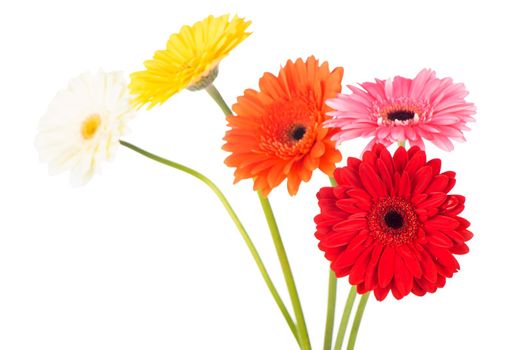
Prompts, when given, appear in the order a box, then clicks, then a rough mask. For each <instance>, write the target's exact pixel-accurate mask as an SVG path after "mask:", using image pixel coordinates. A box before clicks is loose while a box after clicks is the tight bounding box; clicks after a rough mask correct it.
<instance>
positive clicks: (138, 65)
mask: <svg viewBox="0 0 523 350" xmlns="http://www.w3.org/2000/svg"><path fill="white" fill-rule="evenodd" d="M517 5H518V2H517V1H512V2H510V1H459V2H458V1H435V2H425V1H419V0H418V1H381V2H375V1H353V0H350V1H322V2H319V1H318V2H305V1H298V2H290V1H288V2H284V1H267V0H265V1H256V2H251V1H249V2H248V1H239V0H238V1H211V0H209V1H207V2H203V1H175V0H170V1H153V0H147V1H141V2H132V1H126V2H124V1H122V2H116V1H94V0H91V1H85V2H76V1H16V2H15V1H10V2H7V1H6V2H2V5H0V36H1V40H0V43H1V44H2V46H1V47H2V49H1V51H2V53H1V55H0V63H1V64H0V89H1V91H0V101H1V106H2V109H1V112H0V120H1V124H0V156H1V158H0V162H1V165H0V167H1V171H0V349H2V350H14V349H53V350H59V349H67V350H70V349H74V350H76V349H111V350H116V349H125V350H131V349H155V350H156V349H157V350H162V349H210V348H213V349H285V350H286V349H295V348H296V346H295V343H294V340H293V338H292V336H291V335H290V333H289V332H288V330H287V326H286V324H285V322H284V321H283V318H282V317H281V316H280V315H279V312H278V309H277V308H276V306H275V305H274V303H273V300H272V298H271V297H270V295H269V293H268V291H267V290H266V288H265V285H264V283H263V282H262V279H261V278H260V276H259V273H258V271H257V269H256V267H255V265H254V263H253V261H252V260H251V257H250V255H249V253H248V252H247V250H246V247H245V246H244V243H243V242H242V240H241V238H240V236H239V234H238V232H237V231H236V230H235V227H234V226H233V224H232V222H231V221H230V219H229V217H228V216H226V214H225V211H224V210H223V208H222V207H221V206H220V203H219V202H218V200H217V199H216V198H215V197H214V195H213V194H212V193H211V192H210V191H209V190H208V189H207V188H206V187H205V186H204V185H203V184H202V183H200V182H198V181H196V180H195V179H193V178H190V177H189V176H187V175H185V174H183V173H179V172H176V171H174V170H172V169H169V168H167V167H164V166H162V165H160V164H157V163H153V162H152V161H149V160H147V159H145V158H143V157H141V156H139V155H137V154H135V153H132V152H131V151H129V150H127V149H124V148H121V149H119V153H118V156H117V159H116V161H115V162H113V163H111V164H105V165H106V166H105V167H104V171H103V174H102V175H101V176H97V177H96V178H95V179H94V180H93V181H92V182H91V183H89V184H88V185H87V186H85V187H83V188H80V189H73V188H71V187H70V186H69V183H68V178H67V176H66V175H63V176H56V177H50V176H48V174H47V169H46V166H45V165H43V164H40V163H39V162H38V157H37V152H36V150H35V148H34V146H33V141H34V137H35V134H36V126H37V123H38V120H39V118H40V117H41V115H43V114H44V113H45V111H46V109H47V105H48V103H49V101H50V100H51V99H52V98H53V96H54V95H55V93H56V92H57V91H58V90H59V89H62V88H64V87H65V86H66V85H67V82H68V80H69V79H70V78H72V77H74V76H77V75H78V74H80V73H82V72H84V71H87V70H98V69H100V68H102V69H105V70H123V71H125V72H126V73H130V72H132V71H135V70H140V69H142V62H143V61H144V60H145V59H148V58H150V57H151V56H152V54H153V52H154V51H155V50H157V49H162V48H163V47H164V45H165V42H166V40H167V39H168V37H169V35H170V34H171V33H173V32H176V31H177V30H178V29H179V27H180V26H181V25H183V24H186V23H187V24H191V23H193V22H195V21H197V20H199V19H202V18H204V17H206V16H207V15H208V14H215V15H220V14H223V13H227V12H230V13H238V14H239V15H240V16H244V17H246V18H248V19H250V20H252V22H253V23H252V26H251V28H250V29H251V30H252V31H253V32H254V34H253V35H252V36H251V37H249V38H248V39H247V40H246V41H245V42H244V43H242V44H241V45H240V46H239V47H237V48H236V49H235V50H234V51H233V52H232V53H231V55H230V56H229V57H227V58H226V59H225V60H224V61H223V63H222V65H221V66H220V76H219V77H218V79H217V81H216V85H217V86H218V88H220V89H221V91H222V93H223V95H224V96H225V98H226V100H227V101H228V102H229V103H232V102H234V101H235V97H236V96H238V95H240V94H242V92H243V89H245V88H249V87H254V88H256V87H257V81H258V78H259V77H260V76H261V75H262V73H263V72H265V71H270V72H277V70H278V68H279V66H280V65H281V64H283V63H285V61H286V60H287V59H288V58H292V59H295V58H297V57H307V56H308V55H310V54H315V55H316V56H317V57H319V58H321V59H324V60H328V61H329V62H330V63H331V65H333V66H337V65H339V66H343V67H345V76H344V84H349V83H351V84H353V83H357V82H361V81H366V80H371V79H373V78H374V77H379V78H387V77H390V76H393V75H396V74H401V75H404V76H409V77H412V76H414V74H416V73H417V72H418V71H419V70H420V69H422V68H424V67H430V68H433V69H435V70H436V72H437V73H438V75H439V76H440V77H444V76H451V77H453V78H454V79H455V80H456V81H458V82H465V83H466V86H467V88H468V90H469V91H470V95H469V98H468V99H469V100H470V101H472V102H475V103H476V104H477V108H478V114H477V120H478V121H477V123H474V124H473V125H472V128H473V131H472V132H470V133H468V134H467V138H468V142H467V143H465V144H458V145H457V147H456V150H455V151H453V152H451V153H444V152H442V151H440V150H438V149H435V148H434V147H429V148H428V152H429V155H430V156H432V157H444V165H443V167H444V168H445V169H452V170H455V171H457V173H458V184H457V186H456V188H455V190H454V192H455V193H460V194H464V195H466V196H467V208H466V211H465V213H464V215H465V217H467V218H468V219H469V220H470V221H471V222H472V231H473V232H474V233H475V234H476V236H475V238H474V239H473V240H472V241H471V242H470V248H471V252H470V253H469V254H468V255H466V256H462V257H460V258H459V261H460V263H461V267H462V271H461V272H459V273H458V274H457V275H456V276H455V277H454V278H452V279H451V280H449V281H448V284H447V286H446V287H445V288H444V289H442V290H439V291H438V292H437V293H436V294H434V295H428V296H425V297H423V298H418V297H414V296H408V297H406V298H405V299H404V300H401V301H397V300H395V299H393V298H387V300H386V301H384V302H381V303H379V302H377V301H376V300H374V299H373V298H371V299H370V302H369V305H368V307H367V312H366V314H365V316H364V319H363V324H362V327H361V331H360V334H359V338H358V344H357V346H358V348H359V349H367V350H368V349H382V348H386V349H523V340H522V338H521V334H520V332H521V324H522V322H521V313H522V311H523V304H522V298H521V293H522V287H523V283H522V280H523V279H522V276H521V275H522V262H521V255H522V254H521V251H522V250H521V249H522V244H523V231H522V229H521V222H522V213H521V210H522V204H521V203H522V202H521V199H522V195H523V193H522V185H521V161H522V157H521V151H520V148H521V146H520V145H521V138H520V135H521V128H522V127H523V115H522V112H521V110H522V107H521V106H522V100H523V89H522V85H521V81H522V79H523V69H522V63H523V54H522V52H521V33H523V24H522V22H521V10H520V9H519V8H518V6H517ZM345 91H347V90H345ZM131 129H132V130H133V132H132V133H131V134H130V135H129V136H127V137H126V139H127V140H128V141H131V142H134V143H136V144H137V145H140V146H142V147H144V148H146V149H148V150H150V151H153V152H156V153H159V154H161V155H163V156H166V157H169V158H171V159H173V160H177V161H179V162H182V163H186V164H187V165H190V166H192V167H194V168H196V169H199V170H201V171H202V172H204V173H205V174H207V175H208V176H209V177H211V178H212V179H214V180H215V181H216V182H217V183H218V184H219V185H220V186H221V187H222V188H223V190H224V191H225V193H226V194H227V195H228V196H229V197H230V199H231V201H232V203H233V205H234V206H235V208H236V209H237V211H238V213H239V215H240V217H241V218H242V220H243V221H244V223H245V225H246V227H247V228H248V230H249V231H250V233H251V235H252V237H253V239H254V240H255V242H256V244H257V245H258V247H259V250H260V252H261V254H262V255H263V257H264V258H265V261H266V263H267V265H268V267H269V269H270V271H271V273H272V275H273V277H274V279H275V282H276V283H277V284H278V286H279V287H280V290H281V294H282V295H284V297H285V300H286V301H287V300H288V298H287V295H286V292H285V287H284V283H283V279H282V278H281V276H280V273H279V266H278V263H277V259H276V256H275V254H274V251H273V249H272V245H271V241H270V238H269V233H268V230H267V228H266V225H265V223H264V220H263V216H262V213H261V210H260V208H259V203H258V202H257V198H256V195H255V193H254V192H252V191H251V183H250V182H249V181H244V182H242V183H240V184H239V185H236V186H233V185H232V173H233V170H232V169H228V168H226V167H225V166H224V165H223V163H222V162H223V159H224V158H225V156H226V154H225V153H224V152H223V151H221V150H220V147H221V145H222V143H223V142H222V140H221V139H222V137H223V133H224V131H225V129H226V128H225V120H224V118H223V116H222V114H221V111H220V110H219V109H218V107H217V106H215V105H214V104H213V102H212V100H211V99H210V98H209V97H208V96H207V95H206V94H205V93H203V92H199V93H192V92H188V91H186V92H182V93H180V94H178V95H176V96H175V97H173V98H172V99H171V100H169V102H168V103H166V104H165V105H164V106H162V107H160V108H155V109H154V110H152V111H150V112H148V111H143V112H140V113H139V115H138V117H137V118H136V119H135V120H134V121H133V123H132V124H131ZM362 147H363V142H351V143H348V144H345V145H344V147H343V152H344V154H345V156H347V155H348V154H351V155H359V154H360V152H361V149H362ZM327 183H328V180H327V178H326V177H325V176H324V175H322V174H321V173H316V174H315V176H314V177H313V179H312V181H311V182H310V183H309V184H305V185H302V188H301V190H300V192H299V194H298V196H296V197H294V198H290V197H289V196H288V195H287V194H286V192H285V190H284V188H283V187H282V188H279V189H277V190H275V191H274V193H273V195H272V196H271V199H272V203H273V206H274V209H275V211H276V215H277V217H278V218H279V219H280V221H279V223H280V226H281V229H282V232H283V238H284V241H285V243H286V246H287V248H288V254H289V257H290V259H291V262H292V265H293V268H294V271H295V277H296V281H297V284H298V286H299V289H300V294H301V296H302V303H303V305H304V309H305V313H306V317H307V322H308V325H309V329H310V333H311V337H312V342H313V345H314V348H315V349H320V348H321V344H322V336H323V327H324V319H325V304H326V285H327V263H326V261H325V260H324V258H323V256H322V254H321V252H320V251H319V250H318V249H317V247H316V245H317V241H316V239H315V238H314V237H313V232H314V223H313V220H312V219H313V216H314V215H315V214H316V213H317V212H318V208H317V205H316V199H315V193H316V191H317V190H318V188H319V187H321V186H324V185H326V184H327ZM339 285H340V288H339V296H340V298H339V302H340V303H339V309H338V311H339V312H338V316H339V315H340V313H341V303H342V301H344V300H342V299H345V297H346V293H347V290H348V286H347V282H346V281H345V280H344V279H342V280H340V281H339ZM289 307H290V305H289Z"/></svg>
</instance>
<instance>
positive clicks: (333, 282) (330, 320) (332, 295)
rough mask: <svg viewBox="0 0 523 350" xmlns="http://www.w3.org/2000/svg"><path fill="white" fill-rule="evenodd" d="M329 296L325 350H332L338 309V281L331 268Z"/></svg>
mask: <svg viewBox="0 0 523 350" xmlns="http://www.w3.org/2000/svg"><path fill="white" fill-rule="evenodd" d="M329 271H330V272H329V296H328V299H327V319H326V321H325V337H324V341H323V350H331V347H332V333H333V331H334V314H335V309H336V287H337V284H338V279H337V278H336V274H335V273H334V272H333V271H332V270H331V269H330V268H329Z"/></svg>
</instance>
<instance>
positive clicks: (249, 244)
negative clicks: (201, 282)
mask: <svg viewBox="0 0 523 350" xmlns="http://www.w3.org/2000/svg"><path fill="white" fill-rule="evenodd" d="M120 144H122V146H125V147H127V148H129V149H131V150H133V151H135V152H137V153H139V154H141V155H143V156H145V157H147V158H149V159H152V160H155V161H157V162H159V163H162V164H164V165H167V166H170V167H172V168H175V169H177V170H180V171H183V172H185V173H187V174H189V175H192V176H194V177H195V178H197V179H198V180H200V181H202V182H203V183H205V184H206V185H207V186H209V188H210V189H211V190H212V191H213V192H214V193H215V194H216V196H217V197H218V198H219V199H220V202H221V203H222V204H223V206H224V207H225V210H227V213H228V214H229V216H230V217H231V219H232V220H233V221H234V224H235V225H236V228H237V229H238V231H240V234H241V236H242V238H243V240H244V241H245V244H247V248H249V251H250V252H251V255H252V257H253V258H254V261H255V262H256V265H257V266H258V269H259V270H260V273H261V274H262V277H263V279H264V281H265V283H266V284H267V287H268V288H269V290H270V292H271V294H272V297H273V298H274V301H275V302H276V304H277V305H278V307H279V309H280V311H281V313H282V315H283V317H284V318H285V321H287V324H288V325H289V328H290V330H291V332H292V334H293V335H294V337H295V338H296V340H297V341H298V343H299V339H298V333H297V330H296V325H295V324H294V321H293V319H292V317H291V315H290V314H289V311H287V308H286V307H285V304H284V303H283V300H282V299H281V297H280V295H279V294H278V291H277V290H276V287H275V286H274V283H273V282H272V280H271V278H270V276H269V273H268V272H267V269H266V268H265V265H264V264H263V261H262V259H261V257H260V255H259V253H258V251H257V250H256V247H255V246H254V243H253V242H252V240H251V238H250V237H249V234H248V233H247V231H246V230H245V228H244V227H243V224H242V223H241V221H240V219H239V218H238V216H237V215H236V212H235V211H234V209H233V208H232V206H231V204H230V203H229V201H228V200H227V198H226V197H225V195H224V194H223V192H222V191H221V190H220V189H219V188H218V186H216V185H215V184H214V182H212V181H211V180H210V179H208V178H207V177H205V176H204V175H203V174H201V173H199V172H197V171H196V170H193V169H191V168H189V167H186V166H184V165H182V164H179V163H176V162H173V161H170V160H168V159H165V158H162V157H159V156H157V155H155V154H153V153H150V152H147V151H145V150H143V149H141V148H139V147H137V146H135V145H133V144H131V143H129V142H126V141H123V140H120Z"/></svg>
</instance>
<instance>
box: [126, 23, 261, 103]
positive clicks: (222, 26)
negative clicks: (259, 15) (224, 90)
mask: <svg viewBox="0 0 523 350" xmlns="http://www.w3.org/2000/svg"><path fill="white" fill-rule="evenodd" d="M250 24H251V22H250V21H245V20H244V19H243V18H239V17H238V16H234V18H232V20H229V15H223V16H220V17H214V16H209V17H207V18H206V19H204V20H202V21H199V22H196V23H195V24H194V25H192V26H187V25H186V26H183V27H182V28H181V30H180V32H179V33H176V34H173V35H171V37H170V38H169V41H168V42H167V47H166V49H165V50H159V51H156V53H155V54H154V58H153V59H152V60H148V61H146V62H145V63H144V65H145V68H146V70H144V71H140V72H136V73H133V74H131V84H130V85H129V88H130V90H131V93H132V94H134V95H136V96H137V97H136V99H135V100H134V102H135V103H136V104H137V105H139V106H143V105H145V104H147V103H149V108H152V107H154V106H155V105H157V104H161V103H164V102H165V101H167V99H169V97H171V96H172V95H174V94H175V93H177V92H179V91H180V90H183V89H185V88H189V89H190V90H199V89H203V88H205V87H207V86H208V85H209V84H210V83H212V81H213V80H214V78H216V76H217V75H218V64H219V63H220V61H221V60H222V59H223V58H224V57H225V56H227V54H229V52H230V51H231V50H232V49H233V48H235V47H236V46H237V45H238V44H239V43H241V42H242V41H243V40H244V39H245V38H247V37H248V36H249V35H250V34H251V33H247V32H245V30H246V29H247V27H248V26H249V25H250Z"/></svg>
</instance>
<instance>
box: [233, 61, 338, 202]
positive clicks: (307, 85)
mask: <svg viewBox="0 0 523 350" xmlns="http://www.w3.org/2000/svg"><path fill="white" fill-rule="evenodd" d="M342 76H343V69H342V68H336V69H334V70H332V71H330V70H329V65H328V63H327V62H324V63H322V64H321V65H320V64H319V62H318V60H317V59H316V58H314V57H312V56H311V57H309V58H308V59H307V61H306V62H304V61H303V60H302V59H298V60H297V61H296V62H292V61H290V60H289V61H287V64H286V65H285V67H283V68H281V69H280V72H279V74H278V76H277V77H276V76H274V75H273V74H270V73H265V74H264V75H263V77H262V78H261V79H260V82H259V86H260V91H259V92H258V91H255V90H251V89H249V90H245V93H244V95H243V96H241V97H238V102H237V103H236V104H235V105H234V106H233V108H232V109H233V111H234V112H235V113H236V115H231V116H229V117H227V120H228V122H229V124H228V125H229V126H230V128H231V130H229V131H227V133H226V134H225V138H224V140H225V141H226V143H225V145H224V146H223V149H224V150H226V151H229V152H231V153H232V154H231V155H230V156H229V157H227V159H226V160H225V164H227V165H228V166H230V167H235V168H236V171H235V173H234V176H235V181H236V182H237V181H239V180H242V179H247V178H253V179H254V189H255V190H260V191H261V192H262V193H263V194H264V195H268V194H269V192H270V191H271V190H272V189H273V188H275V187H276V186H278V185H279V184H280V183H281V182H282V181H283V180H285V179H287V189H288V191H289V193H290V194H291V195H294V194H296V193H297V192H298V188H299V186H300V183H301V182H302V181H305V182H306V181H309V179H310V178H311V176H312V171H313V170H315V169H317V168H320V170H322V171H323V172H324V173H326V174H329V175H331V174H332V173H333V171H334V169H335V165H334V164H335V163H336V162H339V161H340V160H341V154H340V153H339V151H338V150H336V148H335V144H334V142H333V141H331V140H330V138H331V136H332V134H333V132H334V131H333V130H330V129H326V128H324V127H323V126H322V125H323V122H324V121H325V120H326V119H328V117H327V115H326V112H327V110H328V107H327V106H326V105H325V99H327V98H330V97H334V96H336V94H337V93H339V92H340V90H341V78H342Z"/></svg>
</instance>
